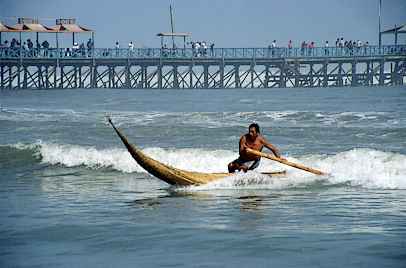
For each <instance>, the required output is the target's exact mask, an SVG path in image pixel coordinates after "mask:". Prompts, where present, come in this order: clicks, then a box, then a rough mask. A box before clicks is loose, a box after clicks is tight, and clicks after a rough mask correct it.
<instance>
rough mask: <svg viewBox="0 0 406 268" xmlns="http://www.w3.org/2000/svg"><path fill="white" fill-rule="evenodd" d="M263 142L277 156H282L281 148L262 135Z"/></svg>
mask: <svg viewBox="0 0 406 268" xmlns="http://www.w3.org/2000/svg"><path fill="white" fill-rule="evenodd" d="M262 143H263V144H264V146H265V147H266V148H268V149H269V150H271V151H272V153H273V154H274V155H275V156H276V157H279V158H281V154H280V152H279V150H278V149H277V148H276V147H275V146H274V145H273V144H272V143H270V142H268V141H267V140H266V139H265V138H264V137H262Z"/></svg>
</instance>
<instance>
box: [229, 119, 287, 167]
mask: <svg viewBox="0 0 406 268" xmlns="http://www.w3.org/2000/svg"><path fill="white" fill-rule="evenodd" d="M264 146H265V147H266V148H268V149H269V150H271V151H272V153H273V154H274V155H275V156H276V157H281V155H280V153H279V150H278V149H276V147H275V146H273V145H272V144H271V143H269V142H268V141H267V140H266V139H265V138H264V137H263V136H262V135H261V134H260V130H259V126H258V124H256V123H253V124H251V125H250V126H249V127H248V133H247V134H245V135H243V136H241V138H240V150H239V151H240V156H239V157H238V158H237V159H236V160H234V161H233V162H231V163H230V164H228V172H230V173H233V172H235V171H236V170H242V171H244V172H247V171H248V170H253V169H255V168H257V167H258V166H259V162H260V160H261V157H259V156H256V155H253V154H249V153H247V152H246V150H245V149H246V148H250V149H253V150H257V151H261V150H262V148H263V147H264Z"/></svg>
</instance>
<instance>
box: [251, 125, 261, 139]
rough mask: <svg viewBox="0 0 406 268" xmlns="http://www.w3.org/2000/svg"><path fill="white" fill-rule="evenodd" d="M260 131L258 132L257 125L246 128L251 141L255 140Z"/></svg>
mask: <svg viewBox="0 0 406 268" xmlns="http://www.w3.org/2000/svg"><path fill="white" fill-rule="evenodd" d="M260 132H261V131H260V130H259V125H258V124H257V123H252V124H251V125H249V127H248V134H249V135H250V137H251V138H252V139H255V138H256V137H257V136H258V134H259V133H260Z"/></svg>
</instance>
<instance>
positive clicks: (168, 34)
mask: <svg viewBox="0 0 406 268" xmlns="http://www.w3.org/2000/svg"><path fill="white" fill-rule="evenodd" d="M190 35H191V34H190V33H171V32H169V33H158V34H157V36H161V37H164V36H170V37H171V36H174V37H188V36H190Z"/></svg>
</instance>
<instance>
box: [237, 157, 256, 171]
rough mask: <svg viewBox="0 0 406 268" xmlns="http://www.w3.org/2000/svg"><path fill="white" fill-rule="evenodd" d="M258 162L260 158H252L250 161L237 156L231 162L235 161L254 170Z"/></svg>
mask: <svg viewBox="0 0 406 268" xmlns="http://www.w3.org/2000/svg"><path fill="white" fill-rule="evenodd" d="M259 162H261V158H258V159H257V160H252V161H245V160H243V159H241V158H237V159H235V160H234V161H233V163H237V164H239V165H244V166H246V167H248V170H254V169H256V168H257V167H258V166H259Z"/></svg>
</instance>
